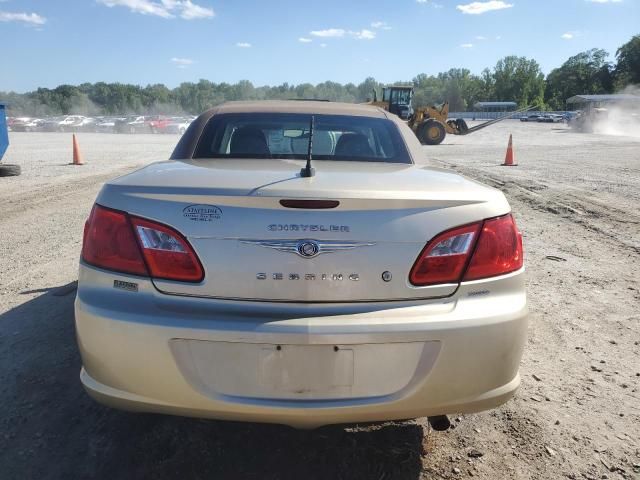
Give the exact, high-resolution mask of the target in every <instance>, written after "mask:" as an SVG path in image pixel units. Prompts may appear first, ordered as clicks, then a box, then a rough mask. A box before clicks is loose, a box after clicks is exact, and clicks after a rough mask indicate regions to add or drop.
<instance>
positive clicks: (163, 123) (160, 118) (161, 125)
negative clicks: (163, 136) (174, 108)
mask: <svg viewBox="0 0 640 480" xmlns="http://www.w3.org/2000/svg"><path fill="white" fill-rule="evenodd" d="M146 121H147V125H148V126H149V131H150V132H151V133H161V132H162V131H163V130H164V129H165V128H166V127H167V125H169V124H170V123H171V122H172V121H173V120H172V118H171V117H167V116H164V115H153V116H150V117H147V120H146Z"/></svg>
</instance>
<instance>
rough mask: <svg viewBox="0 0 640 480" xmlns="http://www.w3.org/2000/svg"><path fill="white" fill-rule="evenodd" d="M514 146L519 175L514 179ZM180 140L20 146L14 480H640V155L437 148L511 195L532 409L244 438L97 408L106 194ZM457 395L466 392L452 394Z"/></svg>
mask: <svg viewBox="0 0 640 480" xmlns="http://www.w3.org/2000/svg"><path fill="white" fill-rule="evenodd" d="M509 132H512V133H513V135H514V145H515V151H516V157H517V159H518V161H519V163H520V165H519V166H518V167H514V168H507V167H500V166H499V164H500V163H501V162H502V160H503V158H504V150H505V147H506V143H507V138H508V134H509ZM176 140H177V137H175V136H161V135H144V136H143V135H131V136H120V135H97V134H95V135H93V134H85V135H80V144H81V147H82V148H83V150H84V153H85V157H86V160H87V162H88V163H87V165H85V166H82V167H73V166H68V165H67V163H68V162H69V161H70V156H71V153H70V145H71V139H70V136H69V135H68V134H67V135H65V134H19V133H14V134H11V142H12V146H11V147H10V149H9V152H8V154H7V158H6V159H5V161H7V162H9V163H20V164H22V166H23V170H24V173H23V175H22V176H21V177H15V178H2V179H0V205H2V209H1V210H0V253H1V255H0V279H2V280H1V282H0V405H2V408H1V409H0V472H2V473H0V478H7V479H14V478H16V479H17V478H21V479H24V478H39V479H40V478H42V479H45V478H51V479H58V478H158V479H169V478H256V479H258V478H260V479H263V478H301V477H305V478H345V479H346V478H367V479H376V480H378V479H391V478H402V479H418V478H467V477H471V476H473V477H474V478H482V479H503V478H517V479H555V478H570V479H582V478H585V479H600V478H611V479H614V478H627V479H629V478H640V391H639V390H640V281H639V278H640V275H639V274H638V271H639V270H640V210H639V208H638V207H639V205H640V139H633V138H630V137H612V136H599V135H586V134H576V133H573V132H571V131H569V130H567V129H566V128H565V127H564V126H562V125H548V124H521V123H520V122H505V123H503V124H500V125H497V126H494V127H492V128H490V129H487V130H483V131H481V132H478V133H476V134H474V135H471V136H468V137H448V138H447V140H445V143H444V144H443V145H440V146H437V147H425V156H426V158H427V159H428V161H429V162H431V163H432V164H435V165H438V166H443V167H445V168H451V169H454V170H457V171H460V172H461V173H463V174H465V175H467V176H470V177H473V178H476V179H478V180H480V181H482V182H485V183H488V184H491V185H494V186H496V187H497V188H500V189H502V190H503V191H504V192H505V193H506V195H507V196H508V198H509V200H510V202H511V205H512V207H513V210H514V212H515V215H516V218H517V221H518V224H519V226H520V228H521V229H522V230H523V233H524V236H525V248H526V255H527V259H526V261H527V266H528V293H529V298H530V306H531V319H530V328H529V341H528V348H527V349H526V352H525V355H524V358H523V361H522V369H521V372H522V375H523V384H522V388H521V389H520V391H519V392H518V394H517V397H516V398H515V399H514V400H512V401H510V402H509V403H507V404H506V405H504V406H503V407H502V408H499V409H497V410H495V411H492V412H486V413H481V414H476V415H465V416H460V417H455V416H454V417H452V418H453V419H454V421H453V423H454V426H455V428H453V429H451V430H449V431H447V432H443V433H435V432H432V431H430V430H429V427H428V426H427V425H426V423H425V421H424V419H420V420H418V421H415V422H406V423H392V424H388V425H381V426H375V427H361V428H343V427H327V428H322V429H319V430H316V431H295V430H292V429H289V428H287V427H280V426H269V425H252V424H235V423H225V422H214V421H204V420H194V419H183V418H173V417H167V416H154V415H139V414H138V415H134V414H129V413H123V412H118V411H114V410H109V409H106V408H103V407H101V406H99V405H97V404H95V403H93V402H92V401H91V400H90V399H89V398H88V397H87V396H86V395H85V394H84V392H83V390H82V388H81V386H80V383H79V380H78V371H79V368H80V359H79V355H78V352H77V348H76V345H75V339H74V330H73V298H74V295H73V293H74V292H73V283H72V282H73V281H74V280H75V279H76V264H77V259H78V254H79V248H80V242H81V233H82V226H83V222H84V220H85V218H86V216H87V214H88V212H89V210H90V208H91V204H92V202H93V199H94V197H95V195H96V193H97V191H98V189H99V188H100V185H101V183H102V182H103V181H104V180H106V179H108V178H110V177H113V176H116V175H118V174H122V173H124V172H126V171H128V170H130V169H132V168H134V167H136V166H139V165H143V164H145V163H148V162H149V161H152V160H155V159H164V158H166V157H167V156H168V155H169V153H170V151H171V149H172V148H173V146H174V144H175V142H176ZM452 381H455V379H452Z"/></svg>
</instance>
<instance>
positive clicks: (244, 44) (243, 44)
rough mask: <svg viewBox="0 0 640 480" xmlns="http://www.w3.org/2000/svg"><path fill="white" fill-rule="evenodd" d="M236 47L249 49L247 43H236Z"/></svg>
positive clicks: (249, 45)
mask: <svg viewBox="0 0 640 480" xmlns="http://www.w3.org/2000/svg"><path fill="white" fill-rule="evenodd" d="M236 47H240V48H251V44H250V43H248V42H238V43H236Z"/></svg>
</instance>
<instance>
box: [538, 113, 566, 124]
mask: <svg viewBox="0 0 640 480" xmlns="http://www.w3.org/2000/svg"><path fill="white" fill-rule="evenodd" d="M563 120H564V117H563V116H562V115H558V114H555V113H548V114H545V115H541V116H540V117H539V118H538V120H537V121H538V122H540V123H560V122H562V121H563Z"/></svg>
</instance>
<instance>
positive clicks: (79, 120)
mask: <svg viewBox="0 0 640 480" xmlns="http://www.w3.org/2000/svg"><path fill="white" fill-rule="evenodd" d="M85 118H86V117H85V116H84V115H67V116H66V117H64V118H62V120H60V121H59V122H58V131H60V132H73V131H75V130H76V129H78V128H79V127H80V126H81V125H82V124H83V122H84V120H85Z"/></svg>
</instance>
